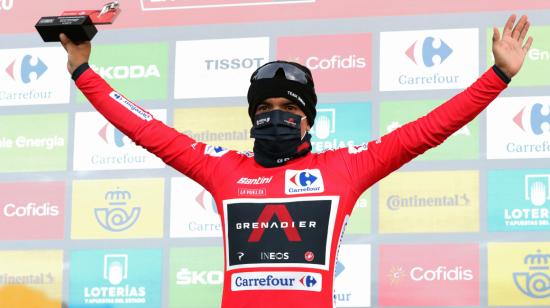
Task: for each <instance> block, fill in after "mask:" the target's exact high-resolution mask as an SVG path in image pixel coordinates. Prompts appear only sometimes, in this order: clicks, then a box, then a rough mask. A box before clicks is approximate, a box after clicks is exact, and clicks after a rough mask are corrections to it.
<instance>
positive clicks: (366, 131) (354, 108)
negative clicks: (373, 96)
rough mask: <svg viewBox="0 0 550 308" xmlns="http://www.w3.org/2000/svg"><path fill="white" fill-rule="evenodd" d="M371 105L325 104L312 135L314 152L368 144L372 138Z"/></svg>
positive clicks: (319, 110) (318, 110)
mask: <svg viewBox="0 0 550 308" xmlns="http://www.w3.org/2000/svg"><path fill="white" fill-rule="evenodd" d="M370 118H371V104H370V103H342V104H323V105H322V107H321V106H319V108H317V116H316V117H315V125H314V126H313V128H312V129H311V131H310V133H311V135H312V138H311V146H312V148H313V151H315V152H322V151H325V150H328V149H338V148H344V147H349V146H354V145H359V144H362V143H364V142H367V141H369V140H370V138H371V125H370V121H365V119H370Z"/></svg>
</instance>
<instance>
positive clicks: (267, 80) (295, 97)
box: [247, 61, 317, 167]
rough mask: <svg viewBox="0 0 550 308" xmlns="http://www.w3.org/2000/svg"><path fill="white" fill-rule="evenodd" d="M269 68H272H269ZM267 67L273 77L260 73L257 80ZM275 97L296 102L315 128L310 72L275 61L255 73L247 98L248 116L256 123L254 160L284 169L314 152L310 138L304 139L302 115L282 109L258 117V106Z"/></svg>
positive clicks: (254, 126)
mask: <svg viewBox="0 0 550 308" xmlns="http://www.w3.org/2000/svg"><path fill="white" fill-rule="evenodd" d="M269 65H271V67H267V66H269ZM265 67H267V68H268V70H267V71H270V72H271V73H272V74H268V75H267V76H266V75H265V74H263V75H262V74H260V75H262V76H261V78H256V77H257V76H258V75H257V73H258V72H259V71H260V72H261V70H262V69H263V68H265ZM263 72H264V73H265V70H264V71H263ZM293 75H295V76H293ZM304 77H305V78H304ZM273 97H285V98H287V99H289V100H291V101H293V102H295V103H296V104H297V105H298V106H299V107H300V109H301V110H302V111H303V112H304V114H305V115H306V119H307V121H308V124H309V125H310V126H313V123H314V120H315V115H316V110H315V105H316V104H317V95H316V94H315V88H314V84H313V79H312V77H311V72H310V70H309V69H308V68H307V67H305V66H302V65H300V64H298V63H294V62H286V61H274V62H269V63H267V64H264V65H263V66H261V67H260V68H258V70H256V71H255V72H254V73H253V74H252V77H251V80H250V88H249V89H248V96H247V98H248V104H249V107H248V114H249V116H250V118H251V120H252V123H253V127H252V129H251V131H250V135H251V137H252V138H255V140H254V159H255V160H256V162H257V163H258V164H260V165H262V166H264V167H277V166H282V165H284V164H285V163H286V162H287V161H289V160H290V159H293V158H296V157H300V156H303V155H306V154H307V153H309V152H310V151H311V143H310V140H311V135H310V134H309V133H306V134H305V135H304V136H301V131H300V123H301V121H302V118H301V117H300V116H298V115H295V114H292V113H290V112H285V111H281V110H273V111H269V112H265V113H261V114H258V115H255V113H256V108H257V106H258V105H259V104H260V103H262V102H263V101H264V100H266V99H268V98H273Z"/></svg>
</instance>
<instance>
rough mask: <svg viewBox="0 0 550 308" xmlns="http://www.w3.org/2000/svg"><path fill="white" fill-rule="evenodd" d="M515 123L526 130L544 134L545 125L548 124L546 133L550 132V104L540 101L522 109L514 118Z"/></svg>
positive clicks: (535, 133) (531, 132)
mask: <svg viewBox="0 0 550 308" xmlns="http://www.w3.org/2000/svg"><path fill="white" fill-rule="evenodd" d="M513 121H514V123H515V124H516V125H517V126H518V127H519V128H520V129H521V130H523V131H524V132H526V133H530V134H534V135H542V134H544V133H545V131H544V129H543V127H544V125H546V127H547V128H546V133H547V134H548V133H550V128H548V127H549V126H550V105H546V106H545V105H543V104H540V103H536V104H533V105H532V106H527V107H524V108H523V109H521V110H520V111H519V112H518V113H517V114H516V115H515V116H514V119H513Z"/></svg>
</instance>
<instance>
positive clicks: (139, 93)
mask: <svg viewBox="0 0 550 308" xmlns="http://www.w3.org/2000/svg"><path fill="white" fill-rule="evenodd" d="M90 67H91V68H92V69H93V70H94V71H95V72H96V73H98V74H99V75H100V76H101V77H103V78H104V79H105V80H107V81H108V82H109V84H110V85H111V86H112V87H113V88H115V89H117V90H118V91H120V92H121V93H124V94H125V95H126V96H127V97H129V98H131V99H133V100H140V101H141V100H150V99H165V98H166V97H167V93H168V44H167V43H140V44H124V45H98V46H94V52H93V54H92V57H91V58H90ZM78 98H79V101H84V100H85V98H84V95H82V94H80V93H79V94H78Z"/></svg>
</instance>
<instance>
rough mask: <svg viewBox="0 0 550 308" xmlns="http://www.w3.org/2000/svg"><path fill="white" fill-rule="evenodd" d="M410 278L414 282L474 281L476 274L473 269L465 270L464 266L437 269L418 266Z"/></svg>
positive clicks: (413, 269) (439, 267)
mask: <svg viewBox="0 0 550 308" xmlns="http://www.w3.org/2000/svg"><path fill="white" fill-rule="evenodd" d="M410 277H411V279H412V280H414V281H469V280H472V279H474V274H473V272H472V270H471V269H465V268H463V267H462V266H455V267H453V268H447V267H446V266H438V267H437V268H435V269H425V268H423V267H421V266H416V267H413V268H412V269H411V271H410Z"/></svg>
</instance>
